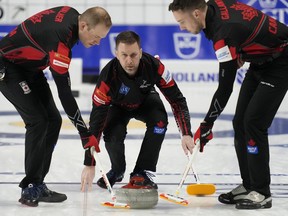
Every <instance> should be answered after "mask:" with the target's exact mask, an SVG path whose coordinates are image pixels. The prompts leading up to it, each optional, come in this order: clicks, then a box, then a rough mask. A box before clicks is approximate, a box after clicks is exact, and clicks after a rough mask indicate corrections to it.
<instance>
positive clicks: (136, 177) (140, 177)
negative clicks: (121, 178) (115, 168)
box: [122, 171, 158, 189]
mask: <svg viewBox="0 0 288 216" xmlns="http://www.w3.org/2000/svg"><path fill="white" fill-rule="evenodd" d="M152 177H155V176H154V175H153V174H152V173H150V172H147V171H140V172H136V173H134V172H133V173H131V174H130V182H129V183H128V184H127V185H124V186H123V187H122V188H130V189H158V186H157V184H156V183H154V182H153V180H152Z"/></svg>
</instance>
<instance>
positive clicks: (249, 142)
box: [248, 139, 256, 146]
mask: <svg viewBox="0 0 288 216" xmlns="http://www.w3.org/2000/svg"><path fill="white" fill-rule="evenodd" d="M248 145H249V146H255V145H256V142H255V141H254V140H253V139H250V140H249V141H248Z"/></svg>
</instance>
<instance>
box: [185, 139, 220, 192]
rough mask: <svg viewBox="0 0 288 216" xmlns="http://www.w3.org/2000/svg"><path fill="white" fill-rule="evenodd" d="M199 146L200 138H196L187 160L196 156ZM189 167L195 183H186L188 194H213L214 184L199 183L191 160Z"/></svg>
mask: <svg viewBox="0 0 288 216" xmlns="http://www.w3.org/2000/svg"><path fill="white" fill-rule="evenodd" d="M194 141H195V140H194ZM199 148H200V140H199V139H197V140H196V145H195V148H194V149H193V154H192V155H191V156H190V159H189V162H190V161H191V160H195V157H196V154H197V152H198V151H199ZM188 164H189V163H188ZM190 167H191V170H192V172H193V175H194V177H195V180H196V184H190V185H187V187H186V192H187V193H188V194H189V195H198V196H204V195H211V194H214V193H215V190H216V188H215V185H214V184H207V183H205V184H204V183H200V180H199V177H198V175H197V173H196V171H195V168H194V167H193V165H192V162H191V166H190Z"/></svg>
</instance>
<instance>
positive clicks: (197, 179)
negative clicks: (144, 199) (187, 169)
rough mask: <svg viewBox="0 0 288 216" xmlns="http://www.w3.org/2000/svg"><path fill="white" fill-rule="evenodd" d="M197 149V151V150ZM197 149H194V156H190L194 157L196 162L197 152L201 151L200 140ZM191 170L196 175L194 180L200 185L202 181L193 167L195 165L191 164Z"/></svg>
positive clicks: (197, 142)
mask: <svg viewBox="0 0 288 216" xmlns="http://www.w3.org/2000/svg"><path fill="white" fill-rule="evenodd" d="M195 148H196V149H195ZM195 148H194V149H193V154H192V155H191V156H190V157H193V158H192V160H193V161H195V160H196V159H195V158H196V154H197V152H198V151H199V148H200V139H197V140H196V145H195ZM191 170H192V173H193V175H194V178H195V180H196V183H197V184H200V180H199V176H198V174H197V172H196V171H195V167H193V164H192V163H191Z"/></svg>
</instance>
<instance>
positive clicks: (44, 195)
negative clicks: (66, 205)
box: [37, 183, 67, 203]
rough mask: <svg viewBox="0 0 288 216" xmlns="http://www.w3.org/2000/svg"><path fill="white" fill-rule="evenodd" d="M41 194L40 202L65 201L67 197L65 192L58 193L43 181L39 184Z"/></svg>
mask: <svg viewBox="0 0 288 216" xmlns="http://www.w3.org/2000/svg"><path fill="white" fill-rule="evenodd" d="M37 187H38V189H39V191H40V194H39V198H38V201H39V202H51V203H53V202H63V201H65V200H66V199H67V196H66V195H65V194H61V193H57V192H55V191H51V190H49V189H48V188H47V186H46V184H45V183H42V184H40V185H38V186H37Z"/></svg>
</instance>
